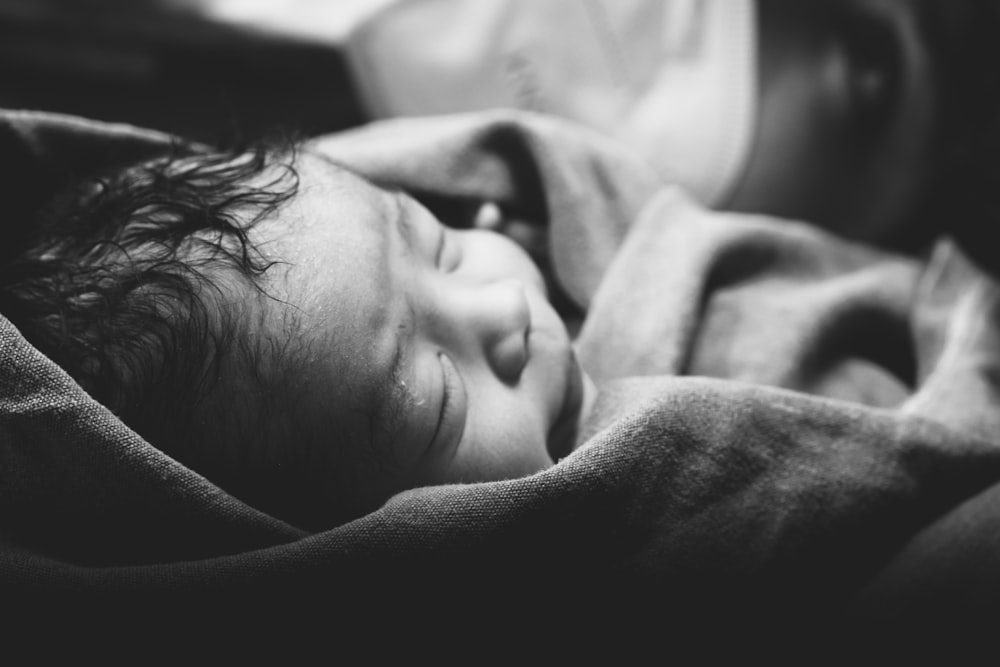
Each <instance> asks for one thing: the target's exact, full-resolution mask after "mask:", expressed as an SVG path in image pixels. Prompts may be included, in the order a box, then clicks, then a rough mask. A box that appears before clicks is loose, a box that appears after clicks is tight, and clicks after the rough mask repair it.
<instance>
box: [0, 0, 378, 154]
mask: <svg viewBox="0 0 1000 667" xmlns="http://www.w3.org/2000/svg"><path fill="white" fill-rule="evenodd" d="M333 1H337V0H333ZM163 2H166V3H168V4H166V5H165V4H162V3H163ZM0 107H5V108H23V109H38V110H46V111H59V112H65V113H72V114H77V115H81V116H85V117H88V118H94V119H99V120H108V121H119V122H127V123H132V124H135V125H140V126H144V127H151V128H156V129H161V130H166V131H169V132H175V133H179V134H182V135H184V136H187V137H190V138H194V139H201V140H204V141H216V140H243V139H249V138H253V137H254V136H257V135H259V134H270V133H272V132H274V131H277V130H291V131H293V132H296V133H305V134H315V133H320V132H326V131H332V130H337V129H342V128H344V127H349V126H352V125H356V124H358V123H359V122H361V120H362V119H363V113H362V111H361V110H360V109H359V107H358V104H357V102H356V100H355V97H354V96H353V95H352V93H351V84H350V80H349V77H348V73H347V69H346V67H345V64H344V61H343V58H342V56H341V54H340V52H339V50H338V48H337V45H336V44H334V43H326V44H324V43H321V42H320V41H319V40H316V39H311V40H310V39H304V38H299V37H296V36H295V35H289V34H275V33H268V32H263V31H260V30H254V29H250V28H247V27H246V26H241V25H237V24H227V23H224V22H221V21H217V20H206V19H205V18H202V17H201V16H199V15H198V14H197V13H195V12H192V11H186V10H185V9H184V8H183V6H179V5H175V4H173V3H170V2H169V0H161V2H155V1H151V0H132V1H131V2H128V1H126V2H116V1H114V0H103V1H100V0H76V1H70V0H62V1H58V0H50V1H49V2H46V1H44V0H41V1H39V0H0Z"/></svg>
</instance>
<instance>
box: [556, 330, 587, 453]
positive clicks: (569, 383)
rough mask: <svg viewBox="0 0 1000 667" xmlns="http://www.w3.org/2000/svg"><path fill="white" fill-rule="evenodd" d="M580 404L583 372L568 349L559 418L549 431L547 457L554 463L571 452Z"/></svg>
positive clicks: (573, 354)
mask: <svg viewBox="0 0 1000 667" xmlns="http://www.w3.org/2000/svg"><path fill="white" fill-rule="evenodd" d="M582 404H583V370H582V369H581V368H580V362H579V361H577V358H576V354H575V353H574V352H573V351H572V348H570V355H569V362H568V364H567V370H566V391H565V393H564V395H563V404H562V409H561V410H560V411H559V417H557V418H556V421H555V423H553V424H552V428H551V429H549V437H548V449H549V456H550V457H551V458H552V461H553V462H554V463H558V462H559V460H560V459H562V458H564V457H566V456H568V455H569V454H570V453H571V452H572V451H573V448H574V445H575V444H576V435H577V427H578V422H579V417H580V409H581V407H582Z"/></svg>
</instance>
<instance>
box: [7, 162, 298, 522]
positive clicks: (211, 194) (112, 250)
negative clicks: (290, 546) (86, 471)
mask: <svg viewBox="0 0 1000 667" xmlns="http://www.w3.org/2000/svg"><path fill="white" fill-rule="evenodd" d="M294 160H295V150H294V148H293V147H292V144H291V143H289V142H282V143H270V144H266V145H260V146H258V147H255V148H252V149H248V150H218V151H215V150H213V151H209V150H195V149H193V148H192V147H191V146H189V145H182V144H178V145H177V146H176V147H175V149H174V150H173V151H172V152H171V153H170V154H168V155H164V156H163V157H162V158H159V159H155V160H153V161H150V162H146V163H143V164H139V165H137V166H133V167H131V168H127V169H125V170H123V171H120V172H118V173H113V174H109V175H106V176H102V177H98V178H94V179H91V180H88V181H86V182H83V183H80V184H78V185H77V186H75V187H73V188H72V189H71V190H70V191H68V192H65V193H63V194H61V195H60V196H58V197H56V198H55V199H53V200H52V201H51V202H50V203H49V205H48V206H46V207H45V209H44V210H43V211H42V212H40V213H39V214H38V216H37V219H36V220H35V224H34V226H33V236H32V238H31V239H30V241H29V242H28V243H27V244H26V246H25V247H24V249H23V251H22V252H20V253H19V255H18V256H17V257H16V258H14V259H13V260H11V261H9V262H5V263H4V264H3V265H2V266H0V312H2V313H3V315H4V316H6V317H7V318H8V319H9V320H10V321H11V322H12V323H13V324H14V325H15V326H16V327H17V328H18V329H19V330H20V331H21V333H22V335H24V337H25V338H26V339H27V340H28V341H29V342H30V343H31V344H32V345H34V346H35V347H36V348H37V349H38V350H39V351H41V352H42V353H43V354H45V355H47V356H48V357H49V358H51V359H52V360H53V361H54V362H56V363H57V364H58V365H59V366H61V367H62V368H63V369H64V370H65V371H67V372H68V373H69V374H70V375H71V376H72V377H73V378H74V379H75V380H76V381H77V382H78V383H79V384H80V385H81V386H82V387H83V388H84V389H85V390H86V391H87V392H88V393H89V394H90V395H91V396H93V397H94V398H95V399H96V400H98V401H100V402H101V403H102V404H104V405H105V406H107V407H108V408H109V409H110V410H112V411H113V412H114V413H115V414H116V415H118V416H119V417H120V418H121V419H122V421H123V422H124V423H125V424H127V425H128V426H130V427H131V428H132V429H133V430H135V431H136V432H137V433H139V434H140V435H142V436H143V437H144V438H145V439H147V440H148V441H149V442H150V443H151V444H153V445H154V446H156V447H158V448H159V449H161V450H163V451H164V452H166V453H167V454H169V455H171V456H173V457H174V458H176V459H178V460H180V461H181V462H182V463H185V464H186V465H188V466H189V467H191V468H193V469H195V470H197V471H199V472H200V473H202V474H204V475H205V476H206V477H208V478H209V479H212V480H213V481H214V482H216V483H217V484H219V485H220V486H222V487H223V488H226V489H227V490H229V491H230V492H232V493H234V494H236V495H237V496H241V497H243V498H244V499H245V500H248V501H249V502H253V503H255V504H259V503H258V500H259V499H257V498H255V497H253V492H254V491H253V489H254V486H255V485H254V483H253V482H252V481H250V480H247V479H245V477H244V476H245V474H246V473H245V471H241V470H238V469H237V470H233V469H232V468H233V460H234V458H233V457H234V454H235V457H236V458H235V460H236V461H237V462H238V461H241V460H244V459H245V458H246V457H249V456H253V451H254V449H255V448H256V451H258V452H259V451H262V449H261V443H260V442H258V441H260V440H261V438H266V437H268V434H269V433H270V434H273V433H274V432H275V431H274V430H273V429H275V428H279V425H280V424H281V423H282V420H283V418H282V417H281V415H277V414H275V411H274V410H269V409H268V407H269V405H271V406H272V407H273V404H269V401H271V400H273V398H274V396H275V392H276V391H278V389H277V388H276V387H285V385H282V384H281V383H280V382H278V383H276V382H275V379H276V377H279V379H280V376H279V374H280V373H281V372H282V371H281V360H282V350H283V349H284V347H285V345H284V344H283V343H282V342H281V341H280V340H277V339H276V338H275V337H274V336H270V337H269V336H267V335H257V334H253V333H250V334H248V333H247V332H261V331H262V330H263V329H264V326H263V321H262V320H261V318H263V314H262V313H263V312H264V311H263V309H261V308H254V307H253V299H252V298H251V299H246V298H242V295H243V294H244V293H248V294H250V295H253V296H254V297H256V298H258V299H262V300H264V299H270V298H271V297H270V296H269V295H268V294H267V291H266V289H265V283H264V281H263V277H264V275H265V274H266V273H267V272H268V270H269V269H270V268H271V267H272V266H273V264H274V262H273V261H272V260H270V259H268V258H267V257H266V256H265V254H264V253H262V252H261V251H260V250H259V248H257V247H255V246H254V244H253V243H252V242H251V239H250V236H249V232H250V230H251V229H252V228H253V227H254V225H256V224H257V223H258V222H259V221H261V220H262V219H264V218H266V217H268V216H270V215H272V214H274V213H275V212H276V211H278V209H279V208H281V207H282V205H283V204H284V203H285V202H287V201H288V200H289V199H290V198H292V197H293V196H294V195H295V194H296V192H297V188H298V175H297V173H296V171H295V168H294ZM234 290H242V291H235V292H234ZM234 293H236V294H240V295H241V298H235V299H234V298H232V295H233V294H234ZM255 318H256V319H255ZM258 320H261V321H258ZM213 393H215V394H219V393H224V394H225V400H224V401H222V400H218V396H213ZM255 443H256V444H255ZM244 449H247V450H249V451H248V452H244V451H243V450H244ZM237 467H238V466H237ZM294 472H295V471H294V470H288V471H287V475H288V477H289V481H288V487H289V488H294V481H293V476H294ZM272 491H273V493H272V494H271V497H270V499H269V500H268V501H266V502H265V503H264V504H267V502H272V503H277V502H278V500H277V499H279V498H280V492H281V491H282V489H272ZM262 509H265V510H274V511H275V513H279V512H280V511H282V510H281V509H280V508H279V507H278V506H277V505H275V506H273V507H267V508H262Z"/></svg>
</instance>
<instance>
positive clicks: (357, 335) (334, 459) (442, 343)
mask: <svg viewBox="0 0 1000 667" xmlns="http://www.w3.org/2000/svg"><path fill="white" fill-rule="evenodd" d="M296 167H297V169H298V172H299V175H300V183H301V185H300V190H299V194H298V195H297V197H296V198H295V199H294V200H293V201H292V202H290V204H289V205H288V206H286V207H285V208H283V209H282V211H281V213H280V214H279V215H278V216H275V217H274V218H272V219H269V220H265V221H263V222H261V223H259V224H258V226H257V227H255V228H254V234H255V235H256V237H257V240H258V241H262V242H263V249H264V251H265V252H266V253H267V254H268V255H269V257H271V258H272V259H275V260H278V261H281V262H284V263H285V264H284V265H282V266H276V267H274V268H272V269H271V271H270V272H269V273H268V276H269V278H268V282H267V284H266V285H265V288H266V289H267V290H268V291H269V293H271V294H272V295H273V296H275V297H277V298H278V299H280V300H282V301H284V302H286V304H280V303H276V302H275V301H273V300H271V301H269V302H268V303H269V305H268V306H267V307H268V308H270V309H273V311H274V312H273V313H271V314H269V319H270V321H271V322H272V323H274V325H275V326H279V327H280V326H282V324H281V323H282V322H288V321H291V320H287V319H286V318H288V317H291V318H292V319H293V320H294V321H296V322H297V324H296V326H297V329H294V328H293V330H297V332H298V333H297V335H296V337H295V338H294V339H293V340H295V343H294V344H293V345H294V347H295V349H293V350H292V354H293V355H295V356H296V357H297V359H296V361H297V362H298V364H299V365H300V366H301V367H302V368H304V369H305V374H304V375H303V376H302V378H301V382H298V381H297V382H296V384H297V386H298V388H299V389H300V391H297V392H296V394H297V395H298V399H297V400H298V401H300V402H299V404H298V405H297V406H296V410H297V412H296V414H297V415H299V419H300V420H301V422H300V423H301V424H302V425H303V426H304V427H305V428H308V429H309V430H311V431H312V432H313V433H314V434H316V435H317V436H318V437H314V438H312V440H311V446H310V451H309V452H308V456H309V462H310V467H311V468H312V469H313V470H315V471H317V472H318V473H319V474H318V477H319V478H320V479H322V480H327V481H328V482H329V484H330V485H331V487H332V486H333V485H344V484H346V485H349V488H350V489H352V492H351V494H350V495H351V498H350V501H351V503H352V504H353V505H355V507H356V508H357V511H360V512H364V511H367V510H370V509H374V508H375V507H377V506H378V505H379V504H381V503H382V502H383V501H384V500H386V499H387V498H388V497H389V496H390V495H392V494H394V493H396V492H398V491H401V490H405V489H409V488H414V487H417V486H424V485H430V484H442V483H452V482H476V481H485V480H498V479H505V478H511V477H516V476H522V475H526V474H530V473H533V472H536V471H539V470H542V469H544V468H546V467H548V466H550V465H552V464H553V462H554V460H555V459H557V458H558V457H560V456H562V455H564V454H566V453H568V452H569V451H570V450H571V449H572V447H573V443H574V440H575V436H576V432H577V425H578V422H579V420H580V419H581V417H582V415H583V413H584V412H585V410H586V407H587V405H588V404H589V400H590V396H591V395H592V389H591V384H590V381H589V379H587V378H586V376H585V375H584V374H583V372H582V370H581V368H580V366H579V364H578V363H577V360H576V357H575V355H574V352H573V349H572V347H571V345H570V339H569V337H568V334H567V331H566V328H565V326H564V325H563V323H562V321H561V320H560V318H559V317H558V315H557V314H556V312H555V310H554V309H553V308H552V306H551V305H550V304H549V302H548V300H547V298H546V294H545V291H544V290H545V288H544V282H543V279H542V276H541V275H540V274H539V272H538V270H537V268H536V267H535V265H534V264H533V263H532V261H531V260H530V259H529V258H528V256H527V254H526V253H525V252H524V251H522V250H521V248H520V247H518V246H517V245H515V244H514V243H512V242H511V241H509V240H507V239H506V238H504V237H502V236H499V235H497V234H494V233H491V232H487V231H479V230H462V231H459V230H454V229H449V228H446V227H444V226H443V225H442V224H441V223H440V222H439V221H438V220H437V219H436V218H435V217H434V216H433V215H432V214H431V213H430V212H429V211H428V210H427V209H425V208H424V207H423V206H421V205H420V204H419V203H417V202H416V201H415V200H414V199H412V198H410V197H408V196H406V195H403V194H400V193H393V192H389V191H386V190H383V189H380V188H376V187H374V186H372V185H371V184H369V183H367V182H365V181H363V180H362V179H359V178H357V177H356V176H354V175H352V174H350V173H349V172H346V171H344V170H342V169H340V168H338V167H335V166H333V165H332V164H330V163H329V162H327V161H326V160H325V159H323V158H321V157H318V156H315V155H312V154H309V153H304V154H302V155H300V157H299V159H298V161H297V164H296Z"/></svg>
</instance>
